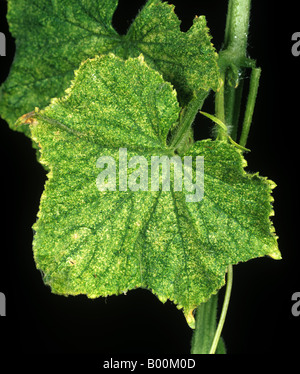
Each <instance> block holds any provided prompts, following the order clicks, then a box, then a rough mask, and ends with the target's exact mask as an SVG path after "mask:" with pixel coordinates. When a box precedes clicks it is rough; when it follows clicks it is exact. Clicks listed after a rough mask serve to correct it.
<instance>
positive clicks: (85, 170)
mask: <svg viewBox="0 0 300 374" xmlns="http://www.w3.org/2000/svg"><path fill="white" fill-rule="evenodd" d="M129 82H130V84H129ZM179 112H180V107H179V104H178V102H177V99H176V92H175V91H174V89H173V88H172V86H171V85H170V84H169V83H168V82H165V81H164V79H163V77H162V76H161V75H160V74H159V73H158V72H156V71H154V70H153V69H151V68H150V67H148V66H147V64H146V63H145V62H144V60H143V57H142V56H140V57H139V58H134V59H131V58H130V59H128V60H127V61H126V62H124V60H122V59H120V58H118V57H116V56H114V55H106V56H101V57H96V58H95V59H91V60H87V61H86V62H85V63H83V64H82V65H81V66H80V69H79V70H78V71H77V72H76V74H75V80H74V82H73V83H72V86H71V88H70V89H68V90H67V94H66V96H65V97H64V98H61V99H53V100H52V101H51V104H50V105H49V106H48V107H47V108H46V109H45V110H42V111H38V110H37V111H36V116H35V118H34V120H33V123H32V124H31V125H30V127H31V132H32V136H33V139H34V141H36V143H37V144H39V145H40V147H41V162H42V163H44V164H45V165H46V166H47V168H48V169H49V170H50V172H49V174H48V181H47V182H46V185H45V191H44V193H43V195H42V198H41V205H40V211H39V213H38V221H37V222H36V223H35V225H34V230H35V235H34V257H35V261H36V264H37V267H38V269H40V270H41V271H42V273H43V275H44V281H45V283H46V284H48V285H50V286H51V289H52V291H53V292H54V293H58V294H64V295H77V294H86V295H87V296H88V297H91V298H95V297H99V296H107V295H112V294H120V293H122V292H127V290H131V289H135V288H137V287H143V288H146V289H149V290H151V291H152V292H153V293H154V294H156V295H157V296H158V297H159V299H160V300H161V301H163V302H164V301H166V300H167V299H170V300H172V301H174V303H175V304H176V305H177V307H178V308H183V309H184V310H183V311H184V314H185V316H186V319H187V321H188V323H189V324H190V326H192V327H193V324H194V317H193V314H192V312H193V310H194V309H195V308H196V307H197V306H198V305H199V304H200V303H202V302H204V301H206V300H208V298H209V297H210V296H211V295H212V294H214V293H216V292H217V290H218V289H219V288H220V287H222V285H223V284H224V277H225V272H226V267H227V265H228V264H235V263H238V262H239V261H247V260H249V259H251V258H254V257H259V256H265V255H268V256H271V257H273V258H280V253H279V251H278V248H277V241H276V236H275V234H274V229H273V227H272V225H271V222H270V220H269V216H270V214H271V213H272V207H271V203H270V202H271V197H270V192H271V189H272V188H273V187H274V183H272V182H270V181H268V180H267V179H266V178H262V177H260V176H258V175H257V174H254V175H253V174H247V173H246V172H245V171H244V166H245V160H244V159H243V157H242V153H241V151H240V150H238V149H237V148H236V147H234V146H233V145H231V144H227V143H226V142H224V141H212V140H203V141H201V142H196V143H195V144H194V145H193V146H192V148H191V149H190V150H189V151H188V153H187V155H190V156H193V160H195V157H196V156H197V155H200V156H203V157H204V165H205V166H204V170H205V172H204V198H203V199H202V200H201V201H199V202H187V201H186V197H187V194H188V192H187V191H186V189H184V190H183V191H174V179H173V178H172V176H173V174H171V185H170V191H162V190H161V189H160V190H159V191H151V189H150V188H149V185H148V190H145V191H142V190H138V191H132V190H130V189H128V190H127V191H120V187H121V182H120V181H119V178H118V176H119V170H120V168H119V167H118V166H117V168H116V191H102V192H101V191H99V190H98V188H97V184H96V180H97V178H98V175H99V173H100V169H99V168H98V167H97V160H98V159H99V157H100V156H111V157H113V159H114V160H115V162H116V165H119V161H120V159H119V154H120V153H119V152H120V150H119V148H120V147H122V148H127V152H128V161H129V160H130V159H131V157H133V156H141V155H142V156H144V157H145V159H146V160H147V162H148V165H150V161H151V156H155V155H156V156H163V155H165V156H172V155H174V153H173V150H172V149H170V148H169V147H168V145H167V135H168V132H169V130H170V129H171V128H172V127H173V126H174V125H175V123H176V122H177V120H178V117H179ZM149 169H150V167H149ZM135 171H136V169H134V168H128V180H129V179H130V178H132V177H133V176H134V172H135ZM149 176H150V170H149ZM149 179H150V177H149ZM137 183H138V182H137ZM149 184H150V182H149ZM151 186H152V184H151ZM185 188H186V186H185Z"/></svg>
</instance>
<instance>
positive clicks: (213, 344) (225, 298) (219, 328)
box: [209, 265, 233, 354]
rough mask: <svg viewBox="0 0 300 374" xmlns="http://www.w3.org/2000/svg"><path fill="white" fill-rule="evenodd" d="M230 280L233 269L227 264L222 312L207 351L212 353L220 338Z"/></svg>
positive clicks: (230, 284)
mask: <svg viewBox="0 0 300 374" xmlns="http://www.w3.org/2000/svg"><path fill="white" fill-rule="evenodd" d="M232 281H233V271H232V265H229V266H228V269H227V282H226V292H225V297H224V302H223V307H222V312H221V316H220V320H219V323H218V327H217V330H216V333H215V336H214V340H213V342H212V345H211V348H210V351H209V353H210V354H214V353H215V352H216V349H217V347H218V343H219V340H220V336H221V332H222V330H223V326H224V323H225V318H226V314H227V310H228V306H229V301H230V295H231V289H232Z"/></svg>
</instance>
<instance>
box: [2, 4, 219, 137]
mask: <svg viewBox="0 0 300 374" xmlns="http://www.w3.org/2000/svg"><path fill="white" fill-rule="evenodd" d="M116 7H117V0H72V1H70V0H52V1H49V0H32V1H30V2H28V1H26V0H18V1H16V0H9V1H8V15H7V18H8V22H9V25H10V31H11V33H12V35H13V36H14V37H15V39H16V55H15V59H14V62H13V65H12V68H11V71H10V74H9V76H8V78H7V80H6V81H5V83H4V84H3V85H2V87H1V89H0V115H1V116H2V117H3V118H4V119H5V120H6V121H7V122H8V123H9V125H10V127H11V128H13V129H16V130H19V131H25V133H26V134H27V135H29V134H28V127H23V126H18V122H16V120H17V119H18V118H19V117H20V116H22V115H24V114H26V113H28V112H31V111H33V110H34V108H35V106H38V107H40V108H43V107H45V106H46V105H48V104H49V102H50V99H51V98H52V97H60V96H61V95H63V93H64V90H65V89H66V88H67V87H69V85H70V82H71V80H72V79H73V78H74V70H76V69H78V67H79V65H80V63H81V62H82V61H83V60H86V59H87V58H93V57H94V56H96V55H101V54H107V53H110V52H113V53H114V54H116V55H118V56H120V57H122V58H125V59H126V58H127V57H138V56H139V55H140V53H143V55H144V58H145V60H146V62H147V63H148V64H149V65H150V66H151V67H153V68H154V69H156V70H158V71H159V72H160V73H161V74H162V75H163V76H164V78H165V80H168V81H170V82H171V83H172V84H173V85H174V86H175V88H176V90H177V92H178V94H179V99H180V102H181V104H182V105H183V104H186V103H187V102H188V100H189V99H190V98H191V97H192V96H193V94H194V93H195V92H197V91H199V90H206V91H207V90H210V89H217V87H218V84H219V72H218V67H217V54H216V52H215V50H214V48H213V46H212V44H211V42H210V39H211V38H210V35H209V33H208V28H207V27H206V21H205V18H204V17H196V18H195V20H194V24H193V26H192V27H191V29H190V30H189V31H188V32H181V31H180V21H179V20H178V18H177V16H176V15H175V13H174V10H173V6H170V5H169V4H167V3H164V2H162V1H161V0H149V1H148V2H147V3H146V5H145V7H144V8H143V9H142V10H141V12H140V13H139V15H138V16H137V18H136V20H135V21H133V24H132V25H131V27H130V29H129V31H128V33H127V34H126V35H125V36H124V35H119V34H118V33H117V32H116V30H115V29H114V28H113V26H112V17H113V14H114V12H115V9H116Z"/></svg>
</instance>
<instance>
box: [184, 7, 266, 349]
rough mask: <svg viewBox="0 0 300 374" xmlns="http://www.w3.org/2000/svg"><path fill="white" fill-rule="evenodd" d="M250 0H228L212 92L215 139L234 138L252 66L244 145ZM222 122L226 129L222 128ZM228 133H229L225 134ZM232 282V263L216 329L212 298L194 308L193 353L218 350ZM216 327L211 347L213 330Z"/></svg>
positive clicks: (250, 64)
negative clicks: (242, 81) (216, 81)
mask: <svg viewBox="0 0 300 374" xmlns="http://www.w3.org/2000/svg"><path fill="white" fill-rule="evenodd" d="M250 7H251V0H229V3H228V12H227V19H226V28H225V38H224V50H223V51H221V52H220V53H219V68H220V76H221V80H222V85H221V87H220V88H219V90H218V92H217V93H216V95H215V112H216V117H217V119H219V120H220V121H221V123H222V125H220V123H219V122H217V123H219V126H218V127H217V139H219V140H226V139H228V140H230V139H231V140H232V138H230V135H231V134H232V135H233V140H234V141H235V140H236V138H237V128H238V120H239V115H240V106H241V102H242V91H243V84H240V79H241V76H242V74H243V71H244V69H245V68H252V73H251V80H250V88H249V96H248V101H247V108H246V112H245V117H244V123H243V131H242V136H241V141H240V145H241V146H242V147H245V145H246V140H247V137H248V133H249V129H250V124H251V119H252V115H253V110H254V104H255V99H256V95H257V89H258V82H259V76H260V69H258V68H255V61H254V60H251V59H250V58H248V57H247V54H246V52H247V40H248V29H249V17H250ZM224 124H225V126H226V127H227V131H225V129H224ZM228 135H229V136H228ZM232 282H233V270H232V265H229V266H228V269H227V284H226V292H225V297H224V301H223V307H222V312H221V315H220V320H219V323H218V327H217V329H216V330H215V316H216V306H217V304H216V301H215V298H214V299H213V298H212V299H211V300H209V301H208V302H207V303H206V304H202V305H200V306H199V307H198V309H197V314H196V318H197V320H196V328H195V331H194V335H193V340H192V349H191V352H192V353H210V354H214V353H216V352H217V349H218V345H219V342H220V337H221V332H222V329H223V326H224V322H225V318H226V314H227V310H228V305H229V301H230V295H231V289H232ZM214 330H215V334H214V338H213V341H212V344H211V347H210V349H209V351H208V344H209V343H208V342H210V341H211V337H212V331H214Z"/></svg>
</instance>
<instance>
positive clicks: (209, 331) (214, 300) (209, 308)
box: [191, 295, 218, 354]
mask: <svg viewBox="0 0 300 374" xmlns="http://www.w3.org/2000/svg"><path fill="white" fill-rule="evenodd" d="M217 307H218V295H213V296H212V297H211V298H210V299H209V300H208V301H207V302H206V303H202V304H201V305H199V307H198V309H197V313H196V329H197V334H194V335H193V339H192V348H191V353H192V354H201V353H202V354H205V353H209V351H210V348H211V345H212V342H213V339H214V335H215V331H216V320H217Z"/></svg>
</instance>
